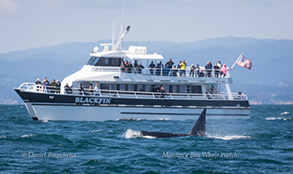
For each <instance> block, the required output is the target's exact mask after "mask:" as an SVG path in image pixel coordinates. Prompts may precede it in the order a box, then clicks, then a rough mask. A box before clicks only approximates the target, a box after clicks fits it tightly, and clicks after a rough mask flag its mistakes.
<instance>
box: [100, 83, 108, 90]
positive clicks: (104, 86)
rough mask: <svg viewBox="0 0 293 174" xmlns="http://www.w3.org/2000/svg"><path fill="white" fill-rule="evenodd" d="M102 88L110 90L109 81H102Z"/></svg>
mask: <svg viewBox="0 0 293 174" xmlns="http://www.w3.org/2000/svg"><path fill="white" fill-rule="evenodd" d="M100 86H101V89H106V90H109V84H108V83H101V85H100Z"/></svg>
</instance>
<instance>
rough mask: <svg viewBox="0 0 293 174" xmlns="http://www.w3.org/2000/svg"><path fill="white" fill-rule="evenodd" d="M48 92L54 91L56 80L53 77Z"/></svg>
mask: <svg viewBox="0 0 293 174" xmlns="http://www.w3.org/2000/svg"><path fill="white" fill-rule="evenodd" d="M49 89H50V92H52V93H55V92H56V82H55V79H53V81H52V82H51V83H50V87H49Z"/></svg>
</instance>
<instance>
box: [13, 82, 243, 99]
mask: <svg viewBox="0 0 293 174" xmlns="http://www.w3.org/2000/svg"><path fill="white" fill-rule="evenodd" d="M18 89H22V90H24V91H32V92H40V93H57V94H58V93H60V89H58V88H55V87H52V86H44V85H40V84H34V83H29V82H26V83H23V84H21V85H20V86H19V87H18ZM68 89H70V90H65V91H66V92H65V94H68V95H73V94H77V95H83V96H100V97H117V98H121V97H126V98H167V99H188V100H192V99H207V100H228V99H229V97H228V93H227V92H221V93H217V94H213V93H212V94H211V93H208V94H202V93H167V92H163V93H162V92H145V91H122V90H105V89H99V90H97V91H95V90H94V89H89V88H84V89H83V90H79V89H78V88H68ZM232 96H233V100H248V98H247V95H245V94H237V93H232Z"/></svg>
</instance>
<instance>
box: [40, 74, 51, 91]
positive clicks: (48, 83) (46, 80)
mask: <svg viewBox="0 0 293 174" xmlns="http://www.w3.org/2000/svg"><path fill="white" fill-rule="evenodd" d="M42 85H44V86H45V89H46V90H49V86H50V82H49V80H48V79H47V77H45V79H44V80H43V82H42Z"/></svg>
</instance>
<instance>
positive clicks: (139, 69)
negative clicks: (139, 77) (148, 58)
mask: <svg viewBox="0 0 293 174" xmlns="http://www.w3.org/2000/svg"><path fill="white" fill-rule="evenodd" d="M142 69H144V66H143V65H142V64H141V63H139V64H138V66H137V69H136V71H137V73H138V74H141V72H142Z"/></svg>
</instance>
